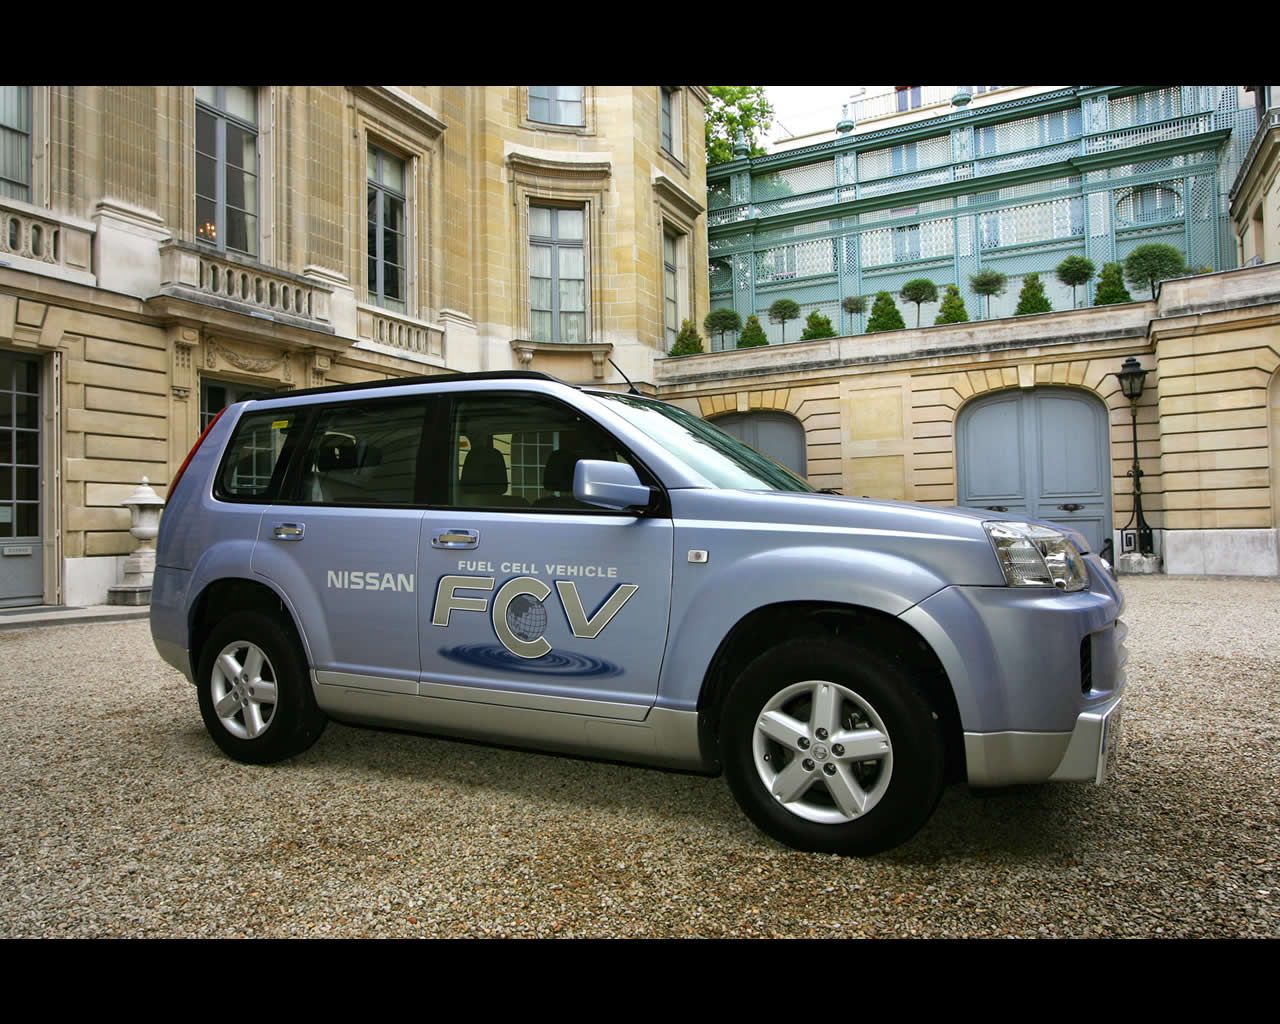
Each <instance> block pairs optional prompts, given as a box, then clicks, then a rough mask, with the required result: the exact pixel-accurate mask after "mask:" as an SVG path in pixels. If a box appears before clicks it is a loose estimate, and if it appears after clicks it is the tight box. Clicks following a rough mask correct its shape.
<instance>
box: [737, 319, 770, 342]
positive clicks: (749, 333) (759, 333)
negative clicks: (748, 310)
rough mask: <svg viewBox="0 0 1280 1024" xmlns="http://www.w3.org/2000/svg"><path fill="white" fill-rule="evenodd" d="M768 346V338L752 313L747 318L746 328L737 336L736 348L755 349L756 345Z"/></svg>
mask: <svg viewBox="0 0 1280 1024" xmlns="http://www.w3.org/2000/svg"><path fill="white" fill-rule="evenodd" d="M767 344H769V336H768V335H767V334H765V333H764V328H763V327H761V326H760V319H759V317H757V316H756V315H755V314H754V313H752V314H751V315H750V316H749V317H747V323H746V326H745V327H743V328H742V333H741V334H739V335H738V348H755V347H756V346H757V345H767Z"/></svg>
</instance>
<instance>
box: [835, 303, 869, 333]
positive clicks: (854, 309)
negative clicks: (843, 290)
mask: <svg viewBox="0 0 1280 1024" xmlns="http://www.w3.org/2000/svg"><path fill="white" fill-rule="evenodd" d="M840 308H841V309H843V310H844V311H845V312H846V313H848V314H849V322H850V325H851V329H853V325H854V323H855V322H854V319H853V318H854V316H855V315H856V314H859V313H865V312H866V311H867V297H866V296H865V295H846V296H845V297H844V298H843V299H841V300H840Z"/></svg>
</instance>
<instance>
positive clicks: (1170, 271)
mask: <svg viewBox="0 0 1280 1024" xmlns="http://www.w3.org/2000/svg"><path fill="white" fill-rule="evenodd" d="M1186 269H1187V261H1186V260H1185V259H1184V258H1183V255H1182V253H1181V252H1180V251H1179V250H1178V249H1175V248H1174V247H1173V246H1172V245H1165V244H1164V243H1163V242H1149V243H1148V244H1146V245H1140V246H1138V248H1136V249H1134V250H1133V252H1131V253H1129V256H1128V258H1127V259H1126V260H1125V261H1124V277H1125V280H1126V281H1128V282H1129V284H1131V285H1133V287H1135V288H1142V287H1144V286H1149V287H1150V288H1151V297H1152V298H1153V299H1154V298H1155V297H1156V285H1157V284H1159V283H1160V282H1161V281H1164V280H1167V279H1168V278H1170V277H1177V276H1178V275H1179V274H1181V273H1182V272H1183V271H1184V270H1186Z"/></svg>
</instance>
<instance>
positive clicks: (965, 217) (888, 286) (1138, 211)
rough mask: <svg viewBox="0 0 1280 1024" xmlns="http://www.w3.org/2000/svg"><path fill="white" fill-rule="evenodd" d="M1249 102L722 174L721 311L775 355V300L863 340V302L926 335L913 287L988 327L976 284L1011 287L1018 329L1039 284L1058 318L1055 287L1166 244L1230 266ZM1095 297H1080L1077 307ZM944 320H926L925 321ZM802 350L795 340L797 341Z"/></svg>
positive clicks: (715, 271)
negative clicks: (1032, 280)
mask: <svg viewBox="0 0 1280 1024" xmlns="http://www.w3.org/2000/svg"><path fill="white" fill-rule="evenodd" d="M1237 96H1238V88H1237V87H1236V86H1172V87H1118V86H1093V87H1088V86H1080V87H1071V88H1064V89H1059V90H1055V91H1052V92H1046V93H1041V94H1039V95H1035V96H1032V97H1028V98H1023V99H1016V100H1010V101H1007V102H1004V103H997V104H994V105H990V106H983V107H980V108H976V109H975V108H969V107H966V108H964V109H960V110H955V111H954V112H951V113H948V114H945V115H940V116H938V117H935V118H931V119H928V120H924V121H915V122H912V123H909V124H903V125H900V126H897V127H892V128H885V129H882V130H878V131H866V132H859V131H856V130H855V131H852V132H848V133H845V134H844V135H843V136H842V137H840V138H839V139H836V140H834V141H831V142H826V143H821V144H818V145H814V146H810V147H807V148H805V149H800V150H793V151H790V152H784V153H776V154H772V155H770V156H765V157H759V158H754V159H752V158H746V157H744V158H740V159H737V160H734V161H733V162H731V163H727V164H720V165H718V166H714V167H709V168H708V169H707V185H708V193H709V198H708V209H709V216H708V224H709V228H708V235H709V256H710V284H711V290H710V300H711V308H713V309H715V308H719V307H722V306H727V307H731V308H733V309H735V310H737V312H738V313H739V314H741V316H742V318H743V319H744V320H745V319H746V317H747V316H748V315H749V314H752V313H754V314H756V315H757V316H758V317H759V318H760V323H761V324H762V325H763V326H764V327H765V329H766V331H767V332H768V334H769V339H770V341H771V342H775V343H776V342H779V341H781V340H782V328H781V327H780V326H778V325H773V324H770V323H769V319H768V314H767V311H768V309H769V306H770V305H771V304H772V303H773V302H774V301H776V300H777V299H779V298H788V299H792V300H794V301H795V302H797V303H798V304H799V305H800V308H801V319H800V320H799V321H798V322H799V324H801V325H803V323H804V317H806V316H807V315H808V314H809V313H810V312H811V311H813V310H818V311H819V312H821V313H822V314H823V315H824V316H828V317H830V318H831V322H832V324H833V325H838V327H837V329H838V330H839V333H840V334H842V335H849V334H859V333H862V332H863V331H864V329H865V326H866V321H867V318H868V316H869V314H870V309H871V303H870V301H868V303H867V311H866V312H865V313H862V314H853V315H850V314H848V313H846V312H844V311H843V310H842V309H841V299H842V298H843V297H845V296H851V295H862V296H868V297H872V296H874V295H875V294H876V293H877V292H880V291H888V292H890V293H891V294H893V296H894V297H895V300H896V301H897V302H898V305H899V308H900V309H901V310H902V312H903V316H904V318H905V319H906V322H907V324H908V325H911V326H914V325H915V322H916V313H917V311H916V310H915V309H914V308H912V307H911V304H908V303H905V302H904V301H903V300H902V299H901V298H900V297H899V296H898V292H899V291H900V289H901V288H902V286H903V284H905V283H906V282H907V281H909V280H911V279H913V278H919V277H924V278H929V279H930V280H932V281H933V282H934V283H935V284H936V285H938V290H939V299H941V297H942V292H943V291H944V286H945V285H947V284H955V285H957V286H958V287H959V289H960V293H961V295H962V296H963V297H964V300H965V306H966V309H967V312H968V314H969V319H970V320H979V319H985V318H986V317H987V315H988V313H987V300H986V299H984V298H982V297H980V296H978V295H977V294H975V293H974V292H973V291H972V289H971V288H970V287H969V277H970V275H972V274H976V273H977V272H978V271H979V270H985V269H994V270H998V271H1000V272H1001V273H1004V274H1007V275H1008V277H1009V283H1008V287H1007V289H1006V291H1005V293H1004V294H1003V295H1002V296H997V297H992V299H991V311H990V316H991V317H993V318H995V317H1001V316H1011V315H1013V311H1014V308H1015V307H1016V305H1017V301H1018V292H1019V290H1020V288H1021V280H1022V277H1023V275H1025V274H1027V273H1030V272H1038V273H1039V274H1040V277H1041V280H1042V281H1043V282H1044V284H1045V291H1046V293H1047V294H1048V295H1049V297H1050V299H1051V301H1052V302H1053V308H1054V309H1056V310H1062V309H1070V308H1072V291H1071V288H1070V287H1069V286H1066V285H1063V284H1061V283H1060V282H1059V281H1058V280H1057V278H1056V276H1055V274H1054V268H1055V267H1057V266H1058V264H1060V263H1061V262H1062V261H1063V260H1064V259H1066V258H1067V257H1068V256H1086V257H1088V258H1089V259H1090V260H1092V261H1093V263H1094V265H1095V267H1096V268H1097V271H1098V272H1101V270H1102V266H1103V264H1104V263H1109V262H1112V261H1117V260H1123V259H1124V258H1125V257H1126V256H1127V255H1128V254H1129V253H1130V252H1132V251H1133V249H1134V248H1135V247H1137V246H1139V245H1142V244H1144V243H1147V242H1165V243H1168V244H1170V245H1173V246H1175V247H1176V248H1178V249H1179V250H1180V251H1181V252H1182V253H1183V254H1184V255H1185V256H1186V260H1187V264H1188V266H1191V267H1199V266H1209V267H1212V268H1213V269H1215V270H1225V269H1229V268H1231V267H1234V266H1235V261H1236V246H1235V242H1234V237H1233V235H1232V230H1231V223H1230V220H1229V218H1228V215H1227V195H1226V193H1227V191H1228V189H1230V187H1231V184H1232V182H1233V181H1234V179H1235V176H1236V172H1237V170H1238V168H1239V166H1240V161H1241V158H1242V156H1243V154H1244V152H1245V150H1246V149H1247V148H1248V146H1249V143H1250V142H1251V140H1252V138H1253V135H1254V129H1255V127H1256V124H1255V122H1256V119H1257V115H1256V112H1255V111H1254V110H1253V108H1252V106H1244V107H1242V106H1240V105H1239V104H1238V102H1237ZM1097 284H1098V279H1097V277H1096V276H1095V278H1094V279H1093V280H1092V281H1090V282H1089V284H1088V286H1087V287H1083V288H1080V289H1079V290H1078V303H1079V305H1082V306H1083V305H1088V304H1091V303H1092V301H1093V294H1094V291H1095V289H1096V287H1097ZM1086 293H1087V294H1086ZM1143 297H1144V296H1142V295H1140V294H1138V293H1136V292H1135V293H1134V298H1135V299H1139V298H1143ZM937 308H938V303H936V302H935V303H932V304H927V305H925V306H924V307H923V309H922V314H923V315H922V318H921V320H920V323H921V324H922V325H926V324H932V323H933V320H934V316H935V315H936V313H937ZM799 336H800V329H799V328H798V327H797V325H796V323H792V324H790V325H789V330H788V331H787V340H788V341H795V340H798V338H799ZM710 340H711V345H712V347H713V348H719V347H720V344H721V343H720V337H719V336H718V335H716V336H714V337H712V338H711V339H710ZM735 343H736V339H735V337H734V336H732V335H726V336H725V340H724V345H725V346H726V347H732V346H733V345H734V344H735Z"/></svg>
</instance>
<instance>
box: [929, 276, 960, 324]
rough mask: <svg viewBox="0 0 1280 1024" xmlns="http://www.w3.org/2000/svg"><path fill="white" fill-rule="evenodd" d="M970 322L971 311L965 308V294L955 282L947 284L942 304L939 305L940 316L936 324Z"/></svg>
mask: <svg viewBox="0 0 1280 1024" xmlns="http://www.w3.org/2000/svg"><path fill="white" fill-rule="evenodd" d="M968 322H969V312H968V310H966V309H965V308H964V296H963V295H961V294H960V289H959V288H957V287H956V286H955V285H953V284H949V285H947V290H946V293H945V294H944V295H943V296H942V305H941V306H939V307H938V318H937V319H936V320H934V323H935V324H963V323H968Z"/></svg>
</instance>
